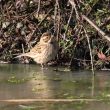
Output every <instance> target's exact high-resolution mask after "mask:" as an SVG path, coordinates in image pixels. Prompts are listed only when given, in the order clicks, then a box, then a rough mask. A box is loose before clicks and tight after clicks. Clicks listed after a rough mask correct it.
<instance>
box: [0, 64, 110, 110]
mask: <svg viewBox="0 0 110 110" xmlns="http://www.w3.org/2000/svg"><path fill="white" fill-rule="evenodd" d="M54 69H55V68H52V67H48V69H44V70H43V71H42V69H41V68H40V66H37V65H21V64H20V65H18V64H10V65H9V64H1V65H0V100H9V99H11V100H12V99H13V100H18V99H80V98H81V99H91V98H95V99H101V98H104V99H109V97H110V74H109V71H105V72H104V71H100V72H96V75H95V77H93V75H92V73H91V72H90V71H74V72H71V71H64V69H65V68H63V67H59V71H54ZM101 103H102V102H101ZM39 104H40V105H41V106H43V107H44V108H45V109H48V104H46V105H45V106H44V103H41V102H40V103H39ZM19 105H20V106H19ZM22 105H26V107H28V105H31V103H30V102H26V103H25V104H24V103H22V102H21V103H20V102H19V103H10V104H9V103H3V102H0V108H2V110H3V109H4V108H5V110H12V107H13V110H19V109H21V108H22V107H25V106H22ZM34 105H36V103H35V104H34ZM40 105H39V106H40ZM73 105H74V104H73ZM90 105H91V103H90ZM90 105H88V106H90ZM93 105H94V104H93ZM31 106H32V105H31ZM53 106H54V105H53ZM64 106H65V105H64ZM29 107H30V106H29ZM6 108H7V109H6ZM9 108H10V109H9ZM14 108H15V109H14ZM32 109H34V108H32ZM40 109H41V108H39V110H40ZM53 110H54V109H53ZM55 110H56V109H55ZM68 110H69V109H68ZM76 110H77V109H76ZM85 110H86V109H85ZM94 110H95V109H94Z"/></svg>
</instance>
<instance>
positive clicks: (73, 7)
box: [64, 6, 74, 36]
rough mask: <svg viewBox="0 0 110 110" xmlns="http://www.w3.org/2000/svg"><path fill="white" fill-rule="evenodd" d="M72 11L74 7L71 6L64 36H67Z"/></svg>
mask: <svg viewBox="0 0 110 110" xmlns="http://www.w3.org/2000/svg"><path fill="white" fill-rule="evenodd" d="M73 11H74V7H73V6H72V9H71V14H70V17H69V19H68V23H67V27H66V31H65V33H64V35H65V36H66V34H67V31H68V27H69V24H70V20H71V18H72V15H73Z"/></svg>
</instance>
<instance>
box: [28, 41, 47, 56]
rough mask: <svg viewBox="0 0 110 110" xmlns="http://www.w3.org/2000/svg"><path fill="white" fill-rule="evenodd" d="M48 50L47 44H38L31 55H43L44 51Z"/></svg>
mask: <svg viewBox="0 0 110 110" xmlns="http://www.w3.org/2000/svg"><path fill="white" fill-rule="evenodd" d="M45 48H46V45H45V44H41V43H40V42H38V43H37V44H36V45H35V46H34V47H33V48H32V49H31V50H30V53H31V52H32V53H38V54H40V53H42V51H43V50H44V49H45Z"/></svg>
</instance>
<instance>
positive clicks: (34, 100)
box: [0, 98, 110, 103]
mask: <svg viewBox="0 0 110 110" xmlns="http://www.w3.org/2000/svg"><path fill="white" fill-rule="evenodd" d="M76 101H89V102H93V101H97V102H100V101H110V99H108V100H107V99H92V98H91V99H9V100H0V102H5V103H6V102H7V103H19V102H24V103H25V102H26V103H27V102H76Z"/></svg>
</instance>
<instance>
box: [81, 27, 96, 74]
mask: <svg viewBox="0 0 110 110" xmlns="http://www.w3.org/2000/svg"><path fill="white" fill-rule="evenodd" d="M83 29H84V32H85V35H86V38H87V42H88V46H89V50H90V57H91V66H92V73H93V75H95V72H94V64H93V56H92V49H91V46H90V42H89V36H88V34H87V31H86V30H85V28H84V27H83Z"/></svg>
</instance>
